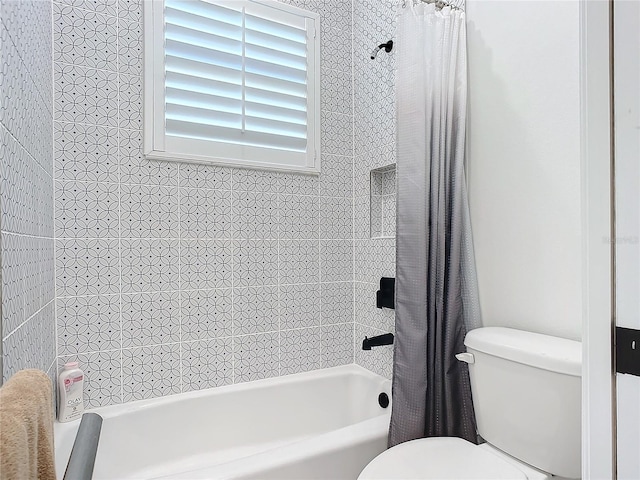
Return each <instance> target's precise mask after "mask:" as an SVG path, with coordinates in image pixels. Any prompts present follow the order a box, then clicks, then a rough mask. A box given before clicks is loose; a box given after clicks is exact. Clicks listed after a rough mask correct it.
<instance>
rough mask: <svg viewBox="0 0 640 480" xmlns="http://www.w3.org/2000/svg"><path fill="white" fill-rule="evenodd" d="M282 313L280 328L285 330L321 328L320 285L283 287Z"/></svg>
mask: <svg viewBox="0 0 640 480" xmlns="http://www.w3.org/2000/svg"><path fill="white" fill-rule="evenodd" d="M280 313H281V317H280V328H281V329H283V330H285V329H291V328H302V327H316V326H319V325H320V284H319V283H310V284H301V285H283V286H281V287H280Z"/></svg>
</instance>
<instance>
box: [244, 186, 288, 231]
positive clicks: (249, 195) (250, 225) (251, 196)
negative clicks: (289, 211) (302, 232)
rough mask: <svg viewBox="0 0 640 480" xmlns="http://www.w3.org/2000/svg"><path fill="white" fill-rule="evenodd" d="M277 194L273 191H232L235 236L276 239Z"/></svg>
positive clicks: (278, 220) (277, 220) (277, 217)
mask: <svg viewBox="0 0 640 480" xmlns="http://www.w3.org/2000/svg"><path fill="white" fill-rule="evenodd" d="M278 207H279V201H278V196H277V195H275V194H273V193H263V192H248V191H238V192H233V234H234V237H235V238H245V239H277V238H278V224H279V222H280V212H279V208H278Z"/></svg>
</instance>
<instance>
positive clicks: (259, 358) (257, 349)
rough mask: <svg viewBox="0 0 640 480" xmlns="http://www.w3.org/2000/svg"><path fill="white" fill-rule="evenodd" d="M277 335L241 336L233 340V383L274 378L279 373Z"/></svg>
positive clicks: (278, 343) (274, 333)
mask: <svg viewBox="0 0 640 480" xmlns="http://www.w3.org/2000/svg"><path fill="white" fill-rule="evenodd" d="M279 350H280V342H279V340H278V333H276V332H271V333H261V334H258V335H243V336H240V337H234V338H233V360H234V378H235V382H236V383H237V382H248V381H251V380H260V379H261V378H269V377H275V376H277V375H278V373H279V366H278V361H279Z"/></svg>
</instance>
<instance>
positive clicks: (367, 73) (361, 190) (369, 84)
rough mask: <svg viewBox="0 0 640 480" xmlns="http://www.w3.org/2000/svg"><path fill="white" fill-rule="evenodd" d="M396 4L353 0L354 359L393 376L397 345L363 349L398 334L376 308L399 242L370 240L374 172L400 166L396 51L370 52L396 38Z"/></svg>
mask: <svg viewBox="0 0 640 480" xmlns="http://www.w3.org/2000/svg"><path fill="white" fill-rule="evenodd" d="M396 5H397V2H396V1H394V0H358V1H355V2H354V13H353V34H354V54H353V64H354V119H355V121H354V177H353V194H354V237H355V240H354V242H355V253H354V255H355V262H354V270H355V271H354V281H355V297H354V305H355V306H354V309H355V317H354V318H355V340H356V344H355V360H356V362H357V363H358V364H360V365H362V366H364V367H366V368H368V369H370V370H373V371H374V372H376V373H379V374H381V375H384V376H386V377H389V378H390V377H391V371H392V360H393V347H391V346H384V347H378V348H374V349H372V350H370V351H363V350H362V348H361V346H360V345H361V342H362V339H363V338H364V337H365V336H373V335H380V334H382V333H387V332H394V328H395V317H394V312H393V310H388V309H378V308H376V307H375V298H376V297H375V294H376V290H378V288H379V281H380V277H394V276H395V238H394V236H393V237H392V238H371V225H370V218H371V217H370V211H371V205H370V193H371V192H370V188H371V185H370V184H371V182H370V172H371V170H372V169H375V168H380V167H384V166H386V165H391V164H394V163H395V102H394V95H395V93H394V68H395V65H394V52H393V51H392V52H391V53H385V52H384V50H382V51H380V52H379V53H378V56H377V58H376V59H375V60H371V58H370V53H371V50H372V49H373V48H374V47H375V46H377V45H379V44H381V43H385V42H386V41H387V40H390V39H394V40H395V13H396V11H395V9H396Z"/></svg>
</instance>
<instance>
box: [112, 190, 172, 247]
mask: <svg viewBox="0 0 640 480" xmlns="http://www.w3.org/2000/svg"><path fill="white" fill-rule="evenodd" d="M121 191H122V194H121V197H120V211H121V213H120V226H121V229H122V236H123V237H143V238H162V237H164V238H169V237H174V238H177V237H178V231H179V230H178V229H179V226H180V221H179V215H178V189H177V188H167V187H158V186H150V185H122V186H121Z"/></svg>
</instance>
